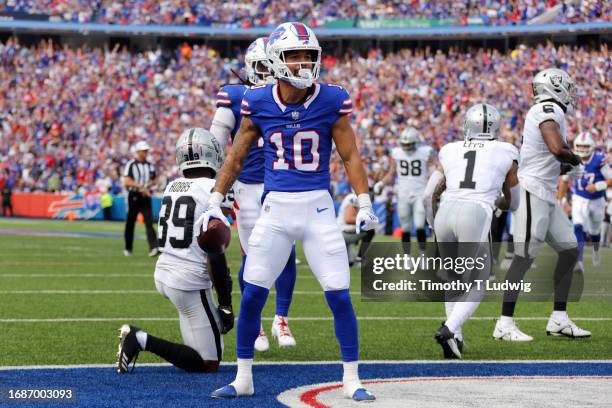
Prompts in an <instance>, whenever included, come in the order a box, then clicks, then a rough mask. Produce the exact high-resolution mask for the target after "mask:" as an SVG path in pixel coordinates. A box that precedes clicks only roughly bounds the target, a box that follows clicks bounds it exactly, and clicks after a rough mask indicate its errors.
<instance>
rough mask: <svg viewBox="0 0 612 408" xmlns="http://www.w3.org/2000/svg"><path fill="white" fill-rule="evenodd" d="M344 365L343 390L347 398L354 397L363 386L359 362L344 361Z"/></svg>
mask: <svg viewBox="0 0 612 408" xmlns="http://www.w3.org/2000/svg"><path fill="white" fill-rule="evenodd" d="M342 367H343V368H344V374H343V375H342V385H343V387H342V390H343V391H344V395H345V396H346V397H347V398H352V397H353V394H354V393H355V391H356V390H357V389H359V388H362V385H361V381H359V373H358V371H359V362H357V361H350V362H343V363H342Z"/></svg>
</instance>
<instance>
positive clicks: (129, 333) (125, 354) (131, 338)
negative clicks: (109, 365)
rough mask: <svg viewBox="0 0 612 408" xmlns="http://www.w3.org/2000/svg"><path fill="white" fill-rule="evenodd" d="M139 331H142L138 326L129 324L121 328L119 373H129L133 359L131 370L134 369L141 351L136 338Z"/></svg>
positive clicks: (118, 359) (118, 353) (118, 356)
mask: <svg viewBox="0 0 612 408" xmlns="http://www.w3.org/2000/svg"><path fill="white" fill-rule="evenodd" d="M137 331H140V329H139V328H138V327H136V326H130V325H127V324H124V325H123V326H121V328H120V329H119V351H118V352H117V372H118V373H119V374H125V373H127V372H128V370H129V367H130V363H131V362H132V361H133V362H134V363H133V364H132V370H131V371H134V366H135V365H136V360H137V359H138V353H140V344H138V339H137V338H136V332H137Z"/></svg>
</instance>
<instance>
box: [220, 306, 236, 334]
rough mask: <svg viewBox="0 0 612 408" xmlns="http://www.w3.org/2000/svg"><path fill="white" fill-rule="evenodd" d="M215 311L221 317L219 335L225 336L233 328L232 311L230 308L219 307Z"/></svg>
mask: <svg viewBox="0 0 612 408" xmlns="http://www.w3.org/2000/svg"><path fill="white" fill-rule="evenodd" d="M217 310H219V315H220V316H221V325H222V326H221V334H226V333H227V332H229V331H230V330H232V328H233V327H234V311H233V310H232V307H231V306H219V307H218V308H217Z"/></svg>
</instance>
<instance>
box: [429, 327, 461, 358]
mask: <svg viewBox="0 0 612 408" xmlns="http://www.w3.org/2000/svg"><path fill="white" fill-rule="evenodd" d="M434 339H436V341H437V342H438V344H439V345H440V346H442V351H443V352H444V358H452V359H455V358H461V351H459V346H458V345H457V340H456V339H455V335H454V334H453V333H452V332H451V331H450V330H449V328H448V327H446V325H444V323H442V326H441V327H440V328H439V329H438V331H437V332H436V335H435V336H434Z"/></svg>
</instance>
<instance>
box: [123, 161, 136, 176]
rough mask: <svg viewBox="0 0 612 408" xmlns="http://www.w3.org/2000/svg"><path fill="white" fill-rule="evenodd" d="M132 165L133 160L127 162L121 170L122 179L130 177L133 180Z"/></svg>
mask: <svg viewBox="0 0 612 408" xmlns="http://www.w3.org/2000/svg"><path fill="white" fill-rule="evenodd" d="M133 163H134V161H133V160H130V161H129V162H127V164H126V165H125V169H124V170H123V177H130V178H132V179H133V178H134V173H133V171H132V164H133Z"/></svg>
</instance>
